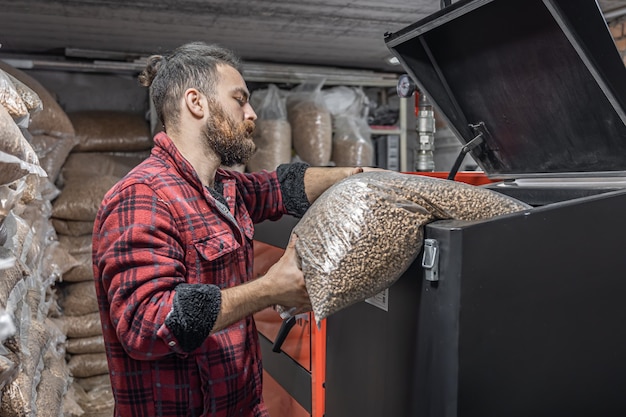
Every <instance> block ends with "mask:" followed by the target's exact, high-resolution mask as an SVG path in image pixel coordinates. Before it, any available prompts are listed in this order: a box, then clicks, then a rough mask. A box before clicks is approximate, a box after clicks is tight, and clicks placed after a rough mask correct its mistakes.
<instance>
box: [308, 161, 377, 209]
mask: <svg viewBox="0 0 626 417" xmlns="http://www.w3.org/2000/svg"><path fill="white" fill-rule="evenodd" d="M366 169H367V168H366ZM363 171H364V168H361V167H357V168H353V167H337V168H328V167H309V168H307V170H306V171H305V172H304V192H305V193H306V197H307V199H308V200H309V203H313V202H314V201H315V200H317V198H318V197H319V196H320V195H322V193H324V191H326V190H327V189H328V188H330V187H331V186H332V185H333V184H335V183H336V182H339V181H341V180H342V179H344V178H347V177H349V176H350V175H354V174H358V173H360V172H363Z"/></svg>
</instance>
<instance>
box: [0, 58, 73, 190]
mask: <svg viewBox="0 0 626 417" xmlns="http://www.w3.org/2000/svg"><path fill="white" fill-rule="evenodd" d="M0 70H1V72H2V73H4V74H6V75H7V76H8V77H10V79H11V80H12V81H13V83H14V85H16V86H18V87H16V88H17V90H18V91H20V92H22V94H23V97H24V99H23V101H24V102H25V103H29V104H28V105H27V106H26V107H27V108H31V109H32V110H31V111H30V113H29V117H28V118H27V119H26V118H24V117H22V118H20V123H18V125H19V126H20V127H22V133H23V134H24V136H25V138H26V139H27V140H28V142H29V143H30V145H31V146H32V148H33V150H34V152H35V153H36V154H37V157H38V159H39V163H40V165H41V167H42V168H43V169H44V171H45V172H46V173H47V174H48V178H49V180H50V182H52V183H54V182H55V181H56V179H57V176H58V174H59V170H60V169H61V166H62V165H63V163H64V162H65V159H66V158H67V156H68V154H69V153H70V151H71V150H72V149H73V148H74V146H75V145H76V143H77V142H76V138H75V134H74V126H73V125H72V122H71V121H70V119H69V118H68V116H67V114H66V113H65V111H64V110H63V109H62V108H61V106H60V105H59V103H58V102H57V101H56V99H55V97H54V95H53V94H52V93H50V92H49V91H48V90H47V89H46V88H45V87H44V86H43V85H42V84H41V83H39V81H37V80H36V79H34V78H33V77H31V76H30V75H28V74H26V73H25V72H23V71H21V70H19V69H17V68H14V67H12V66H10V65H8V64H6V63H4V62H3V61H0Z"/></svg>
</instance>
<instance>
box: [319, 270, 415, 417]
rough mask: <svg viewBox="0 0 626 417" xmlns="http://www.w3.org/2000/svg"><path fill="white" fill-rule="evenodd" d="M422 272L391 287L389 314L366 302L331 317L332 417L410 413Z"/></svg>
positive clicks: (329, 410)
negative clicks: (411, 382)
mask: <svg viewBox="0 0 626 417" xmlns="http://www.w3.org/2000/svg"><path fill="white" fill-rule="evenodd" d="M420 272H421V270H420V267H419V266H418V264H417V263H415V264H413V265H412V266H411V267H410V268H409V269H408V270H407V271H406V272H405V274H404V275H403V276H402V277H401V278H400V279H399V280H398V281H397V282H396V283H395V284H393V285H392V286H391V287H390V288H389V293H388V311H384V310H382V309H380V308H378V307H376V306H373V305H371V304H368V303H366V302H360V303H357V304H355V305H352V306H350V307H348V308H346V309H344V310H341V311H339V312H337V313H335V314H333V315H332V316H330V317H328V318H327V321H326V323H327V326H326V331H327V342H326V349H327V351H326V357H327V367H326V414H325V415H326V417H346V416H359V417H380V416H407V415H409V414H408V413H409V406H410V404H411V399H412V397H413V395H414V391H413V390H412V389H411V387H410V385H409V383H410V381H411V374H412V372H413V363H414V361H415V345H416V337H417V335H416V332H417V311H418V307H419V299H420V293H419V291H420V289H419V286H420Z"/></svg>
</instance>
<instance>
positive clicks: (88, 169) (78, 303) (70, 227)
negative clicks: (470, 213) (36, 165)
mask: <svg viewBox="0 0 626 417" xmlns="http://www.w3.org/2000/svg"><path fill="white" fill-rule="evenodd" d="M68 117H69V119H70V120H71V122H72V125H73V126H74V130H75V137H76V139H77V144H76V146H75V147H74V148H73V149H72V151H71V153H70V154H69V155H68V157H67V159H66V161H65V163H64V164H63V166H62V167H61V169H60V173H59V176H58V178H57V181H56V184H57V186H58V187H59V189H60V194H59V195H58V197H57V198H56V199H55V200H54V201H53V204H52V216H51V222H52V224H53V225H54V229H55V231H56V233H57V235H58V240H59V243H60V245H61V246H62V247H63V248H64V249H65V250H66V251H67V252H68V253H69V255H70V256H71V257H72V258H73V259H74V261H75V262H73V263H72V265H71V267H70V268H69V269H68V271H66V273H64V274H63V280H62V282H59V283H58V284H57V286H56V288H57V292H56V294H57V295H58V298H57V307H58V313H57V316H56V318H55V323H57V325H58V326H59V327H60V328H61V329H62V330H63V331H64V334H65V335H66V338H67V340H66V343H65V346H66V353H67V354H66V358H67V363H68V368H69V373H70V375H71V376H72V378H73V383H72V384H71V385H70V387H69V392H68V395H67V396H66V401H67V407H68V409H69V410H66V413H65V415H66V416H67V417H73V416H79V415H81V412H84V413H86V415H91V416H94V415H111V414H112V412H113V405H114V404H113V396H112V391H111V384H110V380H109V375H108V372H109V371H108V365H107V359H106V353H105V348H104V340H103V337H102V328H101V325H100V316H99V312H98V303H97V299H96V292H95V285H94V276H93V268H92V237H93V224H94V221H95V218H96V215H97V212H98V209H99V207H100V203H101V202H102V199H103V198H104V195H105V194H106V192H107V191H108V190H109V189H111V188H112V187H113V185H115V183H116V182H118V181H119V180H120V179H122V177H124V176H125V175H126V174H127V173H128V172H130V171H131V170H132V169H133V168H134V167H135V166H137V165H138V164H139V163H141V161H143V160H144V159H145V158H147V157H148V155H149V154H150V150H151V148H152V145H153V142H152V137H151V134H150V126H149V122H148V120H147V119H146V118H145V116H144V115H143V114H135V113H128V112H122V111H106V110H97V111H94V110H91V111H79V112H70V113H68ZM70 399H71V400H70ZM70 401H73V402H74V403H75V404H74V409H73V411H72V410H71V407H70ZM81 410H82V411H81Z"/></svg>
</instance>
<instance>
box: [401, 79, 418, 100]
mask: <svg viewBox="0 0 626 417" xmlns="http://www.w3.org/2000/svg"><path fill="white" fill-rule="evenodd" d="M416 90H417V86H416V85H415V83H414V82H413V80H412V79H411V77H409V75H408V74H402V75H401V76H400V78H398V85H397V86H396V91H397V93H398V95H399V96H400V97H402V98H407V97H411V96H412V95H413V94H414V93H415V91H416Z"/></svg>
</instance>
